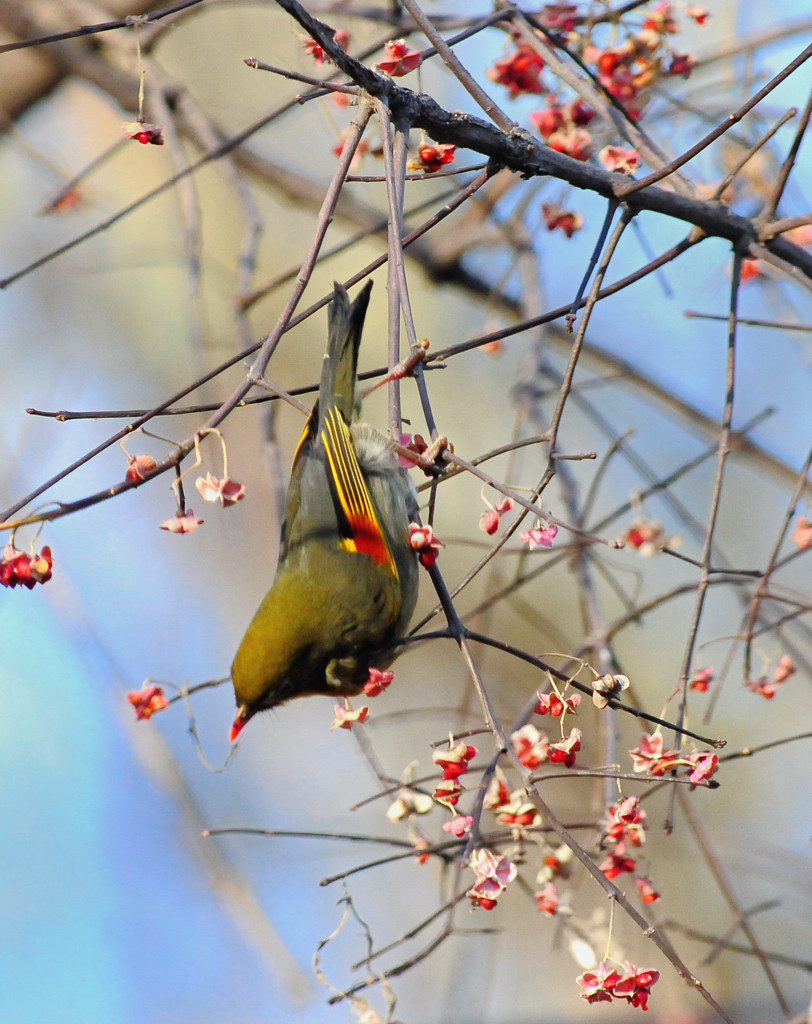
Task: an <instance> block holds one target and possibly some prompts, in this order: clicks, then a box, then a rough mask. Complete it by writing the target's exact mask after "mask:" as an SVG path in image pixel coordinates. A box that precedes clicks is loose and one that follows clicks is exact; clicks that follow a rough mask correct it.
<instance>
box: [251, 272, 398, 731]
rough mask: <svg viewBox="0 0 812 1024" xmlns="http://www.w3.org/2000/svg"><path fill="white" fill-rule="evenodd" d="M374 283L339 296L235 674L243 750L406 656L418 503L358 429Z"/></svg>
mask: <svg viewBox="0 0 812 1024" xmlns="http://www.w3.org/2000/svg"><path fill="white" fill-rule="evenodd" d="M371 287H372V282H369V283H368V284H367V285H366V287H365V288H364V289H363V291H362V292H361V293H360V294H359V295H358V297H357V298H356V299H355V301H354V302H353V303H350V300H349V296H348V295H347V292H346V290H345V289H344V288H343V287H342V286H341V285H340V284H336V285H335V295H334V297H333V300H332V302H331V304H330V311H329V329H328V340H327V352H326V354H325V356H324V364H323V368H322V374H321V384H320V387H319V397H318V400H317V402H316V404H315V405H314V406H313V409H312V411H311V413H310V416H309V417H308V420H307V424H306V425H305V429H304V432H303V434H302V437H301V440H300V441H299V446H298V448H297V449H296V454H295V455H294V457H293V468H292V470H291V476H290V483H289V484H288V493H287V498H286V500H285V520H284V523H283V524H282V538H281V544H280V551H279V564H278V566H277V570H276V578H275V579H274V581H273V585H272V586H271V589H270V590H269V591H268V593H267V594H266V595H265V598H264V600H263V601H262V604H261V605H260V606H259V608H258V609H257V612H256V614H255V615H254V618H253V620H252V621H251V624H250V625H249V627H248V630H247V631H246V634H245V636H244V637H243V639H242V643H241V644H240V647H239V650H238V651H237V654H236V657H235V658H234V664H233V665H232V668H231V678H232V681H233V683H234V694H235V696H236V700H237V708H238V710H237V717H236V718H235V719H234V724H233V726H232V727H231V739H232V740H234V739H235V738H236V736H237V734H238V733H239V732H240V730H241V729H242V728H243V726H244V725H245V723H246V722H247V721H248V720H249V719H250V718H252V717H253V716H254V715H255V714H256V713H257V712H258V711H262V710H263V709H265V708H273V707H276V706H277V705H278V704H282V703H283V702H284V701H287V700H291V699H292V698H293V697H306V696H309V695H311V694H319V693H323V694H329V695H331V696H333V697H338V696H354V695H355V694H358V693H360V692H361V689H362V687H363V686H364V683H366V681H367V679H368V678H369V669H370V668H378V669H381V668H386V666H387V665H388V664H390V662H392V661H393V660H394V658H395V657H396V655H397V653H398V652H397V645H398V641H399V640H400V639H401V638H402V637H403V635H404V633H405V631H406V627H407V626H408V624H409V620H410V618H411V615H412V612H413V611H414V606H415V601H416V600H417V589H418V569H417V560H416V555H415V552H414V551H413V550H412V548H411V546H410V544H409V523H410V521H411V520H413V519H414V518H415V515H416V511H417V496H416V494H415V490H414V486H413V484H412V482H411V480H410V479H409V476H408V474H407V472H406V471H405V470H404V469H401V468H400V467H399V465H398V459H397V455H396V453H395V451H394V448H393V445H392V442H391V441H390V439H389V438H388V437H387V435H386V434H383V433H381V432H380V431H378V430H376V429H375V428H374V427H371V426H370V425H369V424H368V423H361V422H359V421H358V420H357V419H356V415H357V408H356V404H355V373H356V366H357V363H358V347H359V345H360V343H361V330H362V328H363V325H364V316H365V314H366V309H367V304H368V303H369V292H370V289H371Z"/></svg>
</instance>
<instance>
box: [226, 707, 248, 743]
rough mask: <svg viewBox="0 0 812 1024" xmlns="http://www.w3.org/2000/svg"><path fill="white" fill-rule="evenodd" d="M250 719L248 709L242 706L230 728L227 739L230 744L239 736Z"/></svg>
mask: <svg viewBox="0 0 812 1024" xmlns="http://www.w3.org/2000/svg"><path fill="white" fill-rule="evenodd" d="M250 717H251V715H250V714H249V712H248V708H247V707H246V706H245V705H244V704H243V705H242V707H241V708H240V709H239V711H238V712H237V717H236V718H235V719H234V724H233V725H232V726H231V732H230V733H229V739H230V740H231V742H232V743H233V742H234V740H236V738H237V737H238V736H239V735H240V733H241V732H242V730H243V726H244V725H245V723H246V722H247V721H248V719H249V718H250Z"/></svg>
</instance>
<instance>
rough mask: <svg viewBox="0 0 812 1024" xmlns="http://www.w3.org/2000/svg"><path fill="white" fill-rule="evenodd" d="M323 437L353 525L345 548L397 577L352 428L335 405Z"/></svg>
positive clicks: (341, 499) (340, 496)
mask: <svg viewBox="0 0 812 1024" xmlns="http://www.w3.org/2000/svg"><path fill="white" fill-rule="evenodd" d="M321 439H322V441H323V442H324V450H325V452H326V453H327V461H328V462H329V464H330V475H331V477H332V481H333V484H334V485H335V490H336V494H337V495H338V501H339V504H340V506H341V511H342V512H343V513H344V515H345V517H346V519H347V523H348V525H349V533H350V535H349V536H348V537H345V538H344V540H343V542H342V543H343V545H344V548H345V550H347V551H357V552H358V553H359V554H363V555H369V556H370V558H371V559H372V560H373V561H374V562H375V564H376V565H381V566H384V567H385V568H386V569H388V571H389V572H391V574H392V575H393V576H394V577H395V579H397V578H398V571H397V568H396V566H395V562H394V560H393V558H392V552H391V551H390V550H389V545H388V544H387V543H386V537H385V536H384V534H383V531H382V529H381V525H380V523H379V522H378V516H377V515H376V513H375V507H374V505H373V504H372V498H371V497H370V494H369V488H368V487H367V485H366V481H365V480H364V477H363V474H362V473H361V467H360V466H359V464H358V456H357V455H356V454H355V448H354V447H353V444H352V438H351V437H350V431H349V428H348V427H347V424H346V423H345V422H344V419H343V417H342V416H341V414H340V413H339V412H338V410H337V409H335V408H332V409H329V410H328V411H327V414H326V415H325V417H324V429H323V430H322V433H321Z"/></svg>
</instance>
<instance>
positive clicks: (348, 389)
mask: <svg viewBox="0 0 812 1024" xmlns="http://www.w3.org/2000/svg"><path fill="white" fill-rule="evenodd" d="M371 289H372V282H371V281H368V282H367V283H366V285H365V286H364V287H363V289H362V290H361V291H360V292H359V293H358V296H357V298H356V299H355V301H354V302H350V297H349V295H348V294H347V290H346V288H344V286H343V285H340V284H338V283H336V285H335V295H334V296H333V301H332V302H331V303H330V313H329V318H328V333H327V351H326V352H325V354H324V365H323V367H322V371H321V385H320V387H319V406H320V408H321V410H322V415H323V414H324V413H325V412H326V411H327V409H329V408H330V407H331V406H333V405H335V406H337V407H338V409H339V410H340V412H341V414H342V415H343V417H344V419H345V420H346V422H347V423H350V422H351V421H352V419H353V407H354V405H355V371H356V367H357V365H358V349H359V347H360V345H361V331H362V329H363V326H364V317H365V316H366V311H367V306H368V304H369V293H370V291H371Z"/></svg>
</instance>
